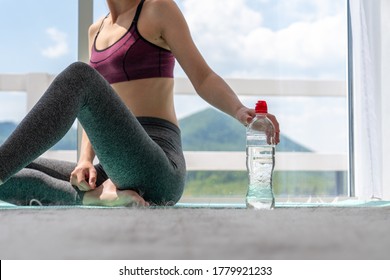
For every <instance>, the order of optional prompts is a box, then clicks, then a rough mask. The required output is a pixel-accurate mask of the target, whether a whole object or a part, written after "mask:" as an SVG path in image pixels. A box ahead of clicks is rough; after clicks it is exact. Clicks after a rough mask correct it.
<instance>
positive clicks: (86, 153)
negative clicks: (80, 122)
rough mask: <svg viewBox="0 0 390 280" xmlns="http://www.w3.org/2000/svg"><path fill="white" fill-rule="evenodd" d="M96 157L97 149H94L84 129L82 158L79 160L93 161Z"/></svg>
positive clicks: (81, 147) (81, 149) (81, 146)
mask: <svg viewBox="0 0 390 280" xmlns="http://www.w3.org/2000/svg"><path fill="white" fill-rule="evenodd" d="M94 158H95V151H94V150H93V147H92V144H91V142H90V141H89V138H88V135H87V134H86V133H85V131H84V130H83V135H82V138H81V145H80V158H79V162H93V160H94Z"/></svg>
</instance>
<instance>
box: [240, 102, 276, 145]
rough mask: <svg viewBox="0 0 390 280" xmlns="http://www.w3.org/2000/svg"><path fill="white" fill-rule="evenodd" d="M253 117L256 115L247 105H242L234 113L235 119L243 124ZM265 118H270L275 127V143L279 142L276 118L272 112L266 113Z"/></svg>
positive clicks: (249, 121)
mask: <svg viewBox="0 0 390 280" xmlns="http://www.w3.org/2000/svg"><path fill="white" fill-rule="evenodd" d="M255 117H256V112H255V110H254V109H249V108H247V107H242V108H241V109H239V110H238V111H237V113H236V119H237V120H238V121H239V122H240V123H242V124H243V125H244V126H248V124H250V123H251V121H252V120H253V119H254V118H255ZM267 118H269V119H270V121H271V122H272V124H273V125H274V127H275V144H278V143H279V142H280V128H279V123H278V120H277V119H276V117H275V116H274V115H272V114H267Z"/></svg>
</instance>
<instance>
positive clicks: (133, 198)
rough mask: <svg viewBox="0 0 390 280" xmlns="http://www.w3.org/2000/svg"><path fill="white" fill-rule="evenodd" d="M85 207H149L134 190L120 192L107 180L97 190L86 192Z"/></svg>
mask: <svg viewBox="0 0 390 280" xmlns="http://www.w3.org/2000/svg"><path fill="white" fill-rule="evenodd" d="M83 204H84V205H95V206H110V207H115V206H126V207H133V206H135V207H147V206H149V203H148V202H146V201H145V200H144V199H143V198H142V197H141V196H140V195H139V194H138V193H137V192H135V191H132V190H118V188H117V187H116V186H115V184H114V183H113V182H112V181H111V180H110V179H108V180H106V181H105V182H104V183H103V184H102V185H100V186H98V187H97V188H96V189H94V190H92V191H89V192H86V193H85V194H84V198H83Z"/></svg>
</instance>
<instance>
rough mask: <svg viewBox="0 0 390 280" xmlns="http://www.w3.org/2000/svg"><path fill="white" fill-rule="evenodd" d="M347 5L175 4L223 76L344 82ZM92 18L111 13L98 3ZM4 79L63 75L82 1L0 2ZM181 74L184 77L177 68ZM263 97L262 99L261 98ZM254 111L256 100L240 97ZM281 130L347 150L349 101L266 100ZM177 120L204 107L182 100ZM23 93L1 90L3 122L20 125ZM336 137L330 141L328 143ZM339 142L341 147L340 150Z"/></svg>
mask: <svg viewBox="0 0 390 280" xmlns="http://www.w3.org/2000/svg"><path fill="white" fill-rule="evenodd" d="M345 2H346V1H345V0H176V3H177V4H178V6H179V7H180V9H181V10H182V12H183V14H184V16H185V18H186V20H187V22H188V25H189V27H190V30H191V33H192V36H193V39H194V41H195V43H196V45H197V46H198V48H199V49H200V51H201V53H202V54H203V56H204V57H205V58H206V61H207V62H208V63H209V65H210V66H211V67H212V68H213V70H214V71H215V72H217V73H218V74H219V75H221V76H222V77H223V78H245V79H250V78H265V79H319V80H329V79H330V80H341V81H345V79H346V48H347V38H346V37H347V36H346V8H345V6H346V4H345ZM94 5H95V7H94V17H95V19H97V18H99V17H101V16H103V15H105V14H106V13H107V5H106V1H105V0H95V1H94ZM0 6H1V7H2V11H5V12H4V13H3V14H2V17H1V18H0V26H1V29H0V34H1V37H2V38H3V40H2V44H0V73H28V72H47V73H52V74H57V73H59V72H60V71H61V70H62V69H64V68H65V67H66V66H67V65H69V64H70V63H72V62H73V61H75V60H77V1H76V0H66V1H52V0H36V1H30V0H18V1H15V0H0ZM175 74H176V76H184V73H183V71H182V70H181V68H180V65H178V64H177V67H176V72H175ZM259 98H260V97H259ZM241 99H242V101H243V103H244V104H245V105H247V106H253V104H254V103H255V102H256V99H255V98H241ZM268 102H269V108H270V111H271V112H272V113H273V114H275V115H277V117H278V120H279V122H280V124H281V129H282V132H283V133H285V134H286V135H287V136H289V137H291V138H292V139H293V140H296V141H298V142H300V143H302V144H304V145H305V146H307V147H309V148H311V149H313V150H316V151H319V152H346V149H347V148H346V147H347V144H348V143H347V141H348V140H347V130H348V129H347V111H346V108H347V106H346V104H347V101H346V99H345V98H322V97H320V98H303V97H272V98H268ZM175 103H176V109H177V113H178V116H179V118H181V117H184V116H187V115H189V114H191V113H194V112H196V111H199V110H201V109H203V108H206V107H207V106H208V105H207V104H206V103H205V102H204V101H203V100H201V99H200V98H199V97H196V96H195V97H183V96H182V97H177V98H176V100H175ZM25 113H26V112H25V94H24V93H15V92H13V93H7V92H0V121H4V120H12V121H20V120H21V118H22V117H23V116H24V115H25ZM329 135H332V137H329ZM340 143H341V144H340Z"/></svg>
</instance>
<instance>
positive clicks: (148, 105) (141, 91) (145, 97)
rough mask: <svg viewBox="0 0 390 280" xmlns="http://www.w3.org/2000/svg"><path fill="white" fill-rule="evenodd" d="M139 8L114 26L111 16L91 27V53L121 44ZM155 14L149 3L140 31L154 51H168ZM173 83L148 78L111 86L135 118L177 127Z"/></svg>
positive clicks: (141, 16) (145, 5)
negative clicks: (172, 124) (165, 122)
mask: <svg viewBox="0 0 390 280" xmlns="http://www.w3.org/2000/svg"><path fill="white" fill-rule="evenodd" d="M136 9H137V6H135V7H134V8H133V9H131V10H129V11H128V12H126V13H124V14H122V15H120V16H119V17H118V18H117V20H116V23H115V24H112V22H111V17H110V16H108V17H107V18H105V19H103V20H100V21H98V22H97V23H95V24H94V25H93V26H92V27H91V32H90V38H89V39H90V44H91V45H90V48H91V50H93V49H92V48H95V50H93V51H95V52H96V51H97V52H100V50H106V49H109V48H111V47H113V46H115V44H117V43H118V42H120V41H121V38H123V37H124V36H125V35H126V34H127V33H128V32H129V30H130V26H131V24H132V21H133V19H134V18H135V14H136ZM154 13H155V11H153V6H152V5H149V3H148V1H146V2H145V3H144V5H143V7H142V10H141V13H140V15H139V18H138V21H137V22H136V23H135V24H136V27H137V28H138V29H137V32H138V33H139V35H140V36H142V39H143V40H144V41H145V42H147V43H149V44H150V43H151V44H152V45H151V47H152V48H153V46H155V48H156V49H157V50H158V49H161V50H162V51H167V50H168V51H169V49H168V48H169V47H168V46H167V44H166V43H165V41H164V40H163V39H162V38H161V35H160V34H161V32H160V30H159V28H158V25H157V23H154V22H153V18H154ZM97 35H98V36H97ZM145 42H142V43H145ZM145 55H147V54H145ZM117 80H118V79H117ZM173 84H174V82H173V78H172V77H147V78H136V79H130V80H129V81H128V80H124V81H119V82H116V81H114V82H113V83H111V86H112V87H113V88H114V90H115V91H116V92H117V94H118V95H119V96H120V97H121V99H122V100H123V102H124V103H125V104H126V105H127V107H128V108H129V109H130V110H131V111H132V113H133V114H134V115H135V116H137V117H141V116H148V117H157V118H162V119H166V120H168V121H170V122H172V123H174V124H177V118H176V114H175V110H174V102H173Z"/></svg>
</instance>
